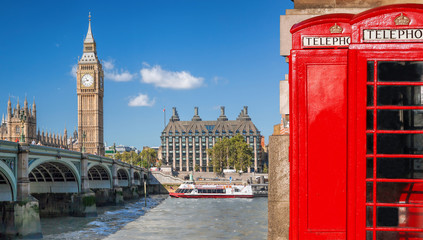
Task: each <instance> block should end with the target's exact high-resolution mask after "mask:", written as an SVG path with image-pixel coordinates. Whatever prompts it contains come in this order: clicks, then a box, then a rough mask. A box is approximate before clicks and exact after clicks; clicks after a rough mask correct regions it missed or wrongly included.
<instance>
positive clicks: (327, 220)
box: [290, 4, 423, 240]
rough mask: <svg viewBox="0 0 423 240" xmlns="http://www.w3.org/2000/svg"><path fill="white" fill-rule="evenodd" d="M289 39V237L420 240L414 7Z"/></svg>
mask: <svg viewBox="0 0 423 240" xmlns="http://www.w3.org/2000/svg"><path fill="white" fill-rule="evenodd" d="M291 32H292V34H293V50H292V51H291V56H290V104H291V105H290V111H291V113H290V114H291V139H290V141H291V146H290V164H291V181H290V183H291V185H290V186H291V189H290V190H291V199H290V204H291V205H290V239H360V240H361V239H366V240H390V239H399V240H402V239H404V240H405V239H408V240H417V239H420V240H421V239H423V5H419V4H402V5H391V6H384V7H380V8H375V9H371V10H369V11H366V12H363V13H361V14H357V15H346V14H335V15H325V16H320V17H317V18H313V19H309V20H306V21H304V22H302V23H299V24H297V25H294V26H293V28H292V29H291ZM341 39H343V40H342V44H341Z"/></svg>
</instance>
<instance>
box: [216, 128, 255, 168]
mask: <svg viewBox="0 0 423 240" xmlns="http://www.w3.org/2000/svg"><path fill="white" fill-rule="evenodd" d="M208 152H209V154H210V155H211V156H212V164H213V171H214V172H218V173H221V172H222V171H223V169H224V168H234V169H236V170H237V171H239V170H242V171H247V168H248V167H250V166H251V163H252V161H251V159H252V158H253V149H252V148H251V147H250V146H248V144H247V143H246V142H245V140H244V137H243V136H241V135H239V134H238V135H236V136H235V137H233V138H231V139H229V138H223V139H222V140H218V141H217V142H216V144H215V145H214V146H213V148H210V149H208Z"/></svg>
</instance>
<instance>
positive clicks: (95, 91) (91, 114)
mask: <svg viewBox="0 0 423 240" xmlns="http://www.w3.org/2000/svg"><path fill="white" fill-rule="evenodd" d="M76 75H77V77H76V78H77V83H76V85H77V87H76V89H77V95H78V143H79V147H80V150H81V151H84V152H86V153H91V154H97V155H104V142H103V96H104V72H103V67H102V65H101V63H100V61H99V60H98V57H97V46H96V43H95V41H94V37H93V33H92V31H91V13H90V14H89V16H88V32H87V36H86V37H85V39H84V48H83V54H82V57H81V59H80V60H79V62H78V70H77V73H76Z"/></svg>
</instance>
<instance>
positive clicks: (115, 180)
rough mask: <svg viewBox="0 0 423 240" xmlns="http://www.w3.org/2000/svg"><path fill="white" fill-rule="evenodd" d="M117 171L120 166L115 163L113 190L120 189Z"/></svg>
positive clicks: (113, 168) (113, 166) (113, 167)
mask: <svg viewBox="0 0 423 240" xmlns="http://www.w3.org/2000/svg"><path fill="white" fill-rule="evenodd" d="M117 170H118V166H117V165H116V163H113V165H112V175H113V176H112V178H113V188H118V187H119V182H118V176H117Z"/></svg>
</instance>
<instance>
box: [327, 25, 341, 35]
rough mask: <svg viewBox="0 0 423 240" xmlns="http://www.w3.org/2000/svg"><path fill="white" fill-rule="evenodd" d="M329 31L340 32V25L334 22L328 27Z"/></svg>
mask: <svg viewBox="0 0 423 240" xmlns="http://www.w3.org/2000/svg"><path fill="white" fill-rule="evenodd" d="M329 31H330V33H342V27H341V26H339V25H338V24H336V23H335V25H333V26H332V27H330V28H329Z"/></svg>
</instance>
